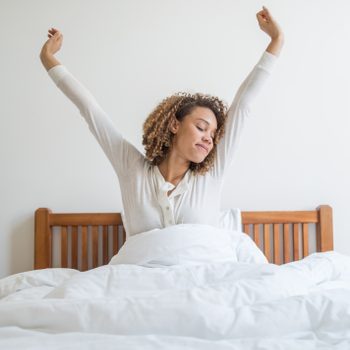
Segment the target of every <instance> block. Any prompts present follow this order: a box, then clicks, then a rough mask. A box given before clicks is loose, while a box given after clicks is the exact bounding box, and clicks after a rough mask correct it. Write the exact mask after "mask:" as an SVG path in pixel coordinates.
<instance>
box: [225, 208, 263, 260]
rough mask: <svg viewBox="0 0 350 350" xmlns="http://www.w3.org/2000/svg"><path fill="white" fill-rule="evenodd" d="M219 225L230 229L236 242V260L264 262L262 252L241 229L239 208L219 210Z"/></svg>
mask: <svg viewBox="0 0 350 350" xmlns="http://www.w3.org/2000/svg"><path fill="white" fill-rule="evenodd" d="M219 225H220V226H219V227H221V228H223V229H226V230H230V231H231V234H232V238H233V240H234V241H235V242H236V256H237V261H239V262H244V263H250V264H263V263H264V264H266V263H268V260H267V258H266V256H265V255H264V253H263V252H262V251H261V250H260V249H259V247H258V246H257V245H256V243H255V242H254V241H253V240H252V239H251V238H250V236H249V235H247V234H246V233H244V232H243V231H242V215H241V211H240V209H239V208H231V209H224V210H223V211H221V212H220V222H219Z"/></svg>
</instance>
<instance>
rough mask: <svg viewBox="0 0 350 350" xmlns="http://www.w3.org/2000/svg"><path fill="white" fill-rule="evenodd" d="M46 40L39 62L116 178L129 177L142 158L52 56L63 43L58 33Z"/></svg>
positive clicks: (83, 89) (79, 84) (81, 86)
mask: <svg viewBox="0 0 350 350" xmlns="http://www.w3.org/2000/svg"><path fill="white" fill-rule="evenodd" d="M48 37H49V39H48V40H47V41H46V42H45V44H44V46H43V47H42V49H41V53H40V59H41V62H42V64H43V65H44V67H45V68H46V70H47V73H48V75H49V76H50V78H51V79H52V80H53V82H54V83H55V84H56V86H57V87H58V88H59V89H60V90H61V91H62V92H63V94H64V95H66V96H67V97H68V99H69V100H70V101H71V102H73V103H74V104H75V106H76V107H77V108H78V109H79V111H80V114H81V116H82V117H83V118H84V119H85V121H86V123H87V125H88V127H89V129H90V131H91V133H92V134H93V135H94V137H95V138H96V140H97V141H98V143H99V144H100V146H101V147H102V149H103V151H104V152H105V154H106V156H107V157H108V159H109V161H110V162H111V164H112V166H113V167H114V169H115V171H116V173H117V175H118V176H119V178H120V177H121V176H123V177H125V176H128V175H129V169H130V167H131V166H132V165H133V164H134V163H135V162H136V161H137V160H138V159H140V158H142V157H143V155H142V154H140V152H139V151H138V150H137V149H136V148H135V147H134V146H133V145H132V144H130V143H129V142H128V141H127V140H125V139H124V138H123V136H122V135H121V133H120V132H119V131H118V130H117V129H116V127H115V125H114V123H113V122H112V120H111V119H110V118H109V116H108V115H107V114H106V113H105V111H104V110H103V109H102V108H101V106H100V105H99V103H98V102H97V101H96V99H95V97H94V96H93V95H92V94H91V93H90V91H89V90H88V89H87V88H86V87H85V86H84V85H83V84H81V83H80V81H78V80H77V79H76V78H75V77H74V76H73V75H72V74H71V73H70V72H69V70H68V69H67V68H66V67H65V66H63V65H62V64H61V63H60V62H59V61H58V60H57V59H56V58H55V56H54V55H55V53H56V52H57V51H59V50H60V48H61V46H62V41H63V35H62V34H61V33H60V31H59V30H57V29H55V28H51V29H50V30H49V33H48Z"/></svg>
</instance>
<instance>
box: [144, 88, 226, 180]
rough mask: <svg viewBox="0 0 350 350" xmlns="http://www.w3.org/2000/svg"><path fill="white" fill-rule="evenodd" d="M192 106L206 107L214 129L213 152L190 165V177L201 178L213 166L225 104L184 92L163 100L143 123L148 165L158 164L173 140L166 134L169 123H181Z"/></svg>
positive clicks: (205, 95) (223, 130)
mask: <svg viewBox="0 0 350 350" xmlns="http://www.w3.org/2000/svg"><path fill="white" fill-rule="evenodd" d="M196 107H207V108H210V109H211V110H212V111H213V113H214V114H215V117H216V121H217V130H216V132H215V136H214V139H213V145H214V147H213V149H212V150H211V151H210V153H209V154H208V156H207V157H206V158H205V159H204V160H203V161H202V162H201V163H194V162H191V163H190V170H191V171H192V172H193V173H194V174H200V175H204V174H205V173H206V172H207V171H208V170H209V169H210V168H211V167H212V166H213V165H214V160H215V156H216V146H217V144H218V143H219V141H220V139H221V138H222V136H223V135H224V132H225V124H226V118H227V105H226V103H225V102H223V101H222V100H220V99H219V98H218V97H215V96H211V95H207V94H201V93H195V94H191V93H187V92H177V93H175V94H174V95H171V96H169V97H166V98H165V99H164V100H163V101H162V102H161V103H159V104H158V106H157V107H156V108H155V109H154V110H153V111H152V112H151V114H150V115H149V116H148V117H147V119H146V120H145V122H144V124H143V136H142V144H143V145H144V146H145V151H146V159H147V160H148V161H150V162H151V164H152V165H159V164H160V163H161V162H162V161H163V160H164V159H165V158H166V156H167V154H168V152H169V150H170V146H171V145H172V142H173V137H174V134H173V133H172V132H171V131H170V125H171V123H172V121H173V120H174V119H177V120H178V121H180V122H181V121H182V120H183V119H184V118H185V117H186V116H187V115H188V114H190V113H191V112H192V111H193V110H194V109H195V108H196Z"/></svg>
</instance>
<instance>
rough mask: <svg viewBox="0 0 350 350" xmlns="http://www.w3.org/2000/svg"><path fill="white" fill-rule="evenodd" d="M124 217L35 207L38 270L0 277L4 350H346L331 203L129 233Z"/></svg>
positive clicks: (349, 313)
mask: <svg viewBox="0 0 350 350" xmlns="http://www.w3.org/2000/svg"><path fill="white" fill-rule="evenodd" d="M121 217H122V216H121V215H120V213H55V212H52V211H51V210H50V209H48V208H39V209H38V210H36V212H35V259H34V260H35V263H34V268H35V269H34V270H32V271H27V272H22V273H19V274H16V275H12V276H9V277H6V278H4V279H2V280H0V298H1V299H0V348H1V349H19V348H35V349H56V348H65V349H77V348H82V347H83V348H86V349H96V348H101V347H103V348H104V349H112V348H113V349H116V348H117V349H135V348H142V349H164V348H166V349H219V350H220V349H267V348H268V349H293V350H295V349H329V348H332V349H337V348H339V349H349V348H350V257H349V256H346V255H344V254H340V253H337V252H335V251H334V250H333V223H332V208H331V207H330V206H328V205H320V206H319V207H317V208H316V209H314V210H309V211H264V212H257V211H255V212H246V211H243V212H241V213H240V219H241V221H240V222H239V225H240V227H241V229H237V230H232V229H231V228H214V227H210V226H208V225H197V224H196V225H195V224H193V225H191V224H185V225H174V226H171V227H167V228H164V229H155V230H151V231H148V232H144V233H141V234H138V235H135V236H132V237H127V236H126V233H125V231H124V229H123V223H122V220H121ZM126 238H127V239H126ZM169 242H170V243H169ZM313 248H314V249H313Z"/></svg>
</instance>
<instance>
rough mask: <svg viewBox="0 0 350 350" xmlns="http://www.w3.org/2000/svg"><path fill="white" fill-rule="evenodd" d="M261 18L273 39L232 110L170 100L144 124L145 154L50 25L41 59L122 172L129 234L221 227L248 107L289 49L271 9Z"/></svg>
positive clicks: (206, 100)
mask: <svg viewBox="0 0 350 350" xmlns="http://www.w3.org/2000/svg"><path fill="white" fill-rule="evenodd" d="M256 16H257V20H258V23H259V26H260V28H261V29H262V30H263V31H264V32H266V33H267V34H268V35H269V37H270V38H271V42H270V43H269V45H268V47H267V48H266V51H264V53H263V55H262V57H261V58H260V60H259V62H258V63H257V64H256V66H255V67H254V68H253V70H252V71H251V72H250V74H249V75H248V77H247V78H246V79H245V80H244V81H243V83H242V84H241V86H240V88H239V90H238V92H237V93H236V96H235V98H234V100H233V103H232V105H231V106H230V108H229V109H227V107H226V105H225V104H224V103H223V102H222V101H221V100H220V99H218V98H217V97H214V96H209V95H205V94H199V93H197V94H189V93H177V94H174V95H172V96H170V97H167V98H166V99H164V100H163V101H162V102H161V103H160V104H159V105H158V106H157V107H156V108H155V109H154V111H153V112H152V113H151V114H150V115H149V117H148V118H147V119H146V121H145V122H144V125H143V130H144V134H143V145H144V146H145V151H146V155H145V156H144V155H143V154H141V153H140V152H139V151H138V150H137V149H136V148H135V147H134V146H133V145H131V144H130V143H129V142H128V141H127V140H125V139H124V138H123V137H122V135H121V134H120V133H119V131H118V130H117V129H116V128H115V126H114V125H113V123H112V122H111V120H110V119H109V117H108V116H107V115H106V114H105V112H104V111H103V110H102V109H101V107H100V106H99V104H98V103H97V102H96V100H95V99H94V97H93V96H92V95H91V94H90V93H89V91H88V90H87V89H86V88H85V87H84V86H82V85H81V84H80V83H79V82H78V81H77V80H76V79H75V78H74V77H73V75H72V74H71V73H70V72H69V71H68V70H67V69H66V67H65V66H63V65H62V64H61V63H60V62H59V61H58V60H57V59H56V58H55V56H54V55H55V53H56V52H57V51H59V50H60V48H61V45H62V40H63V36H62V34H61V33H60V32H59V31H58V30H57V29H54V28H51V29H50V30H49V33H48V37H49V39H48V40H47V41H46V43H45V44H44V46H43V48H42V50H41V54H40V58H41V61H42V63H43V65H44V67H45V68H46V70H47V71H48V74H49V76H50V77H51V78H52V79H53V81H54V82H55V84H56V85H57V86H58V88H59V89H60V90H61V91H62V92H63V93H64V94H65V95H66V96H67V97H68V98H69V99H70V100H71V101H72V102H73V103H74V104H75V105H76V106H77V107H78V108H79V110H80V113H81V115H82V116H83V117H84V119H85V121H86V122H87V124H88V126H89V128H90V130H91V132H92V134H93V135H94V136H95V138H96V139H97V141H98V142H99V144H100V145H101V147H102V148H103V150H104V152H105V154H106V155H107V157H108V159H109V160H110V162H111V163H112V165H113V167H114V169H115V171H116V174H117V176H118V179H119V183H120V185H121V194H122V200H123V206H124V212H123V213H122V217H123V223H124V227H125V230H126V234H127V236H131V235H134V234H137V233H141V232H145V231H148V230H151V229H154V228H162V227H164V226H169V225H174V224H181V223H201V224H208V225H213V226H220V223H219V216H220V215H219V214H220V197H221V189H222V184H223V178H224V175H225V174H226V173H227V172H228V169H229V166H230V164H231V162H232V158H233V154H234V151H235V148H236V144H237V141H238V138H239V135H240V133H241V130H242V127H243V124H244V120H245V118H246V117H247V116H248V115H249V107H250V105H251V103H252V101H253V99H254V97H255V96H256V94H257V93H258V92H259V91H260V90H261V87H262V85H263V84H264V83H265V81H266V79H267V78H268V76H269V75H270V72H271V70H272V67H273V65H274V62H275V60H276V56H278V55H279V53H280V50H281V48H282V46H283V40H284V39H283V33H282V30H281V28H280V27H279V25H278V24H277V22H276V21H275V20H274V18H273V17H272V16H271V14H270V12H269V11H268V9H267V8H265V7H263V10H261V11H259V12H258V13H257V14H256ZM225 130H226V131H225ZM219 141H220V142H219Z"/></svg>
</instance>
